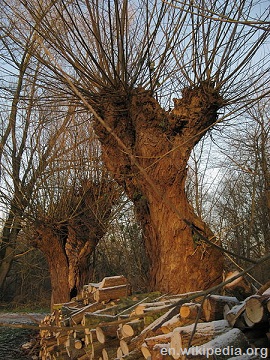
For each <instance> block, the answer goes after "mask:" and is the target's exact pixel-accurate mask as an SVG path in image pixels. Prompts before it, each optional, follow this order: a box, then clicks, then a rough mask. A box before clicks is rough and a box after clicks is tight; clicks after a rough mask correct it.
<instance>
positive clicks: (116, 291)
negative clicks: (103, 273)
mask: <svg viewBox="0 0 270 360" xmlns="http://www.w3.org/2000/svg"><path fill="white" fill-rule="evenodd" d="M129 292H130V288H129V286H128V285H119V286H113V287H107V288H98V289H97V291H96V292H95V293H94V299H95V301H97V302H102V301H105V302H106V301H110V300H113V299H119V298H122V297H126V296H128V295H129Z"/></svg>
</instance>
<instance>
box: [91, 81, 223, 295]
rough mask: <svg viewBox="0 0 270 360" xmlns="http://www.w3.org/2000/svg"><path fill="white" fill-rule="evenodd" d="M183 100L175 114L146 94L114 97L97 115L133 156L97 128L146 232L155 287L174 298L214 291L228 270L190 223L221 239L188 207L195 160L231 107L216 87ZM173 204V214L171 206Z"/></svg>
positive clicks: (187, 92) (106, 97)
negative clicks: (223, 112) (187, 183)
mask: <svg viewBox="0 0 270 360" xmlns="http://www.w3.org/2000/svg"><path fill="white" fill-rule="evenodd" d="M182 94H183V96H182V99H175V100H174V104H175V106H174V109H173V110H172V111H169V112H167V111H165V110H163V109H162V108H161V106H160V105H159V103H158V102H157V101H156V100H155V99H154V98H153V96H152V95H151V93H150V92H149V91H146V90H144V89H142V88H138V89H135V90H133V91H131V93H130V94H125V93H124V92H121V91H119V92H118V91H114V92H112V93H111V94H108V91H107V90H106V92H105V93H104V94H100V98H99V106H98V107H95V108H96V110H97V112H98V114H99V115H100V116H101V117H102V118H103V119H104V121H105V122H106V124H107V125H108V126H109V127H110V128H111V129H113V132H114V134H116V135H117V137H118V138H121V140H122V141H123V143H124V144H125V146H126V148H127V149H129V151H130V152H129V153H125V152H124V151H123V150H122V149H121V148H120V147H119V146H118V143H117V141H116V140H115V138H114V137H113V135H112V134H111V133H109V132H108V131H107V130H106V129H105V128H104V127H103V126H102V124H100V123H99V122H98V121H96V125H95V129H96V133H97V135H98V136H99V138H100V141H101V143H102V147H103V156H104V161H105V163H106V166H107V167H108V168H109V170H110V171H111V172H112V173H113V176H114V178H115V179H116V180H117V181H118V182H119V183H120V184H121V185H123V186H124V188H125V190H126V192H127V194H128V196H129V197H130V198H131V200H133V202H134V204H135V209H136V213H137V216H138V219H139V220H140V221H141V223H142V226H143V230H144V236H145V243H146V248H147V251H148V254H149V258H150V261H151V287H152V288H153V289H158V290H161V291H166V292H174V293H177V292H184V291H192V290H197V289H205V288H207V287H210V286H212V285H214V284H216V283H217V282H218V281H220V280H221V275H222V269H223V261H222V254H221V253H220V251H218V250H217V249H213V248H212V247H211V246H206V245H205V244H202V243H201V242H200V241H198V239H197V237H196V234H194V233H193V231H192V229H190V227H189V226H187V224H186V223H185V221H184V219H188V221H190V222H191V223H192V224H194V225H195V226H196V227H197V228H199V229H201V231H202V233H203V234H204V235H205V236H207V237H212V236H213V234H212V233H211V231H210V229H208V227H207V226H206V224H204V223H203V222H202V220H201V219H199V218H198V217H197V216H196V215H195V213H194V211H193V209H192V207H191V206H190V204H189V203H188V200H187V197H186V193H185V180H186V173H187V162H188V159H189V156H190V152H191V150H192V149H193V147H194V146H195V145H196V143H197V142H198V141H199V140H200V139H201V137H202V136H203V135H204V134H205V133H206V131H207V130H208V128H209V127H210V126H211V125H212V124H213V123H215V121H216V120H217V111H218V109H219V108H220V107H222V106H223V105H224V101H223V99H222V98H221V96H220V95H219V94H218V92H217V91H216V90H215V89H214V88H213V86H212V84H208V83H202V84H201V85H200V86H197V87H193V88H191V87H190V88H186V89H184V90H183V92H182ZM133 158H136V160H137V164H139V166H140V168H142V169H144V172H145V173H146V174H147V177H149V178H150V179H152V180H153V182H154V186H155V189H153V187H152V186H149V184H148V183H147V181H146V180H145V177H144V174H142V173H140V172H139V171H138V167H136V164H134V163H133V162H132V159H133ZM157 194H159V196H157ZM163 199H164V201H162V200H163ZM166 199H167V200H169V201H170V204H171V205H172V207H168V206H166Z"/></svg>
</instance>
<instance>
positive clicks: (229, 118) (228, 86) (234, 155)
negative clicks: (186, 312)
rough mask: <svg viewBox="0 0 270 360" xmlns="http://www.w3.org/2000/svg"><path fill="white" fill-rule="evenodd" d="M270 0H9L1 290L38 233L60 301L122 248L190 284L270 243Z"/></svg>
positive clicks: (241, 264)
mask: <svg viewBox="0 0 270 360" xmlns="http://www.w3.org/2000/svg"><path fill="white" fill-rule="evenodd" d="M264 5H265V4H263V5H260V2H254V1H251V0H243V1H242V2H240V3H239V4H238V3H237V2H233V1H225V2H224V1H203V2H201V1H193V2H189V1H183V2H182V1H174V2H170V1H168V2H167V1H157V0H154V1H145V0H139V1H128V0H122V1H110V0H102V1H95V0H83V1H64V0H59V1H42V2H40V1H35V0H28V1H23V0H21V1H20V0H14V1H11V2H10V1H5V0H3V1H2V4H1V8H0V11H1V17H0V19H1V20H0V21H1V70H2V75H1V117H0V121H1V129H0V130H1V142H0V166H1V167H0V170H1V173H0V176H1V180H0V181H1V183H0V186H1V188H0V196H1V209H0V210H1V218H2V223H1V226H2V237H1V243H0V288H1V289H2V291H4V290H5V284H6V283H7V279H8V276H9V274H10V271H11V269H12V266H18V264H17V265H16V262H18V259H20V258H21V256H28V255H29V251H30V250H31V251H35V250H33V249H35V248H37V249H39V250H41V252H42V253H43V255H44V257H45V259H46V260H47V266H48V269H49V275H50V280H51V286H52V300H53V302H54V303H57V302H68V301H69V300H70V299H71V298H72V297H73V296H74V295H76V294H77V292H79V291H81V290H82V288H83V285H84V284H85V283H86V282H87V281H90V280H93V279H91V277H95V276H96V277H97V278H98V280H101V278H102V277H104V276H106V275H115V274H114V273H113V274H112V273H109V272H110V271H115V272H116V271H117V263H119V264H120V263H122V262H124V265H123V268H124V269H125V271H126V272H127V274H125V275H127V276H128V275H130V276H131V277H132V269H130V270H128V269H129V267H130V264H133V265H132V268H134V269H136V276H137V282H136V286H138V288H139V287H140V285H139V283H140V281H139V280H138V279H140V278H141V283H143V284H144V285H143V286H145V287H148V289H151V290H159V291H161V292H164V293H171V294H177V293H184V292H189V291H196V290H206V289H208V288H211V287H213V286H215V285H218V284H220V283H221V282H222V276H223V271H224V269H225V268H226V267H229V268H233V269H234V268H237V269H240V270H241V269H243V268H245V267H246V266H247V264H248V263H249V260H250V259H251V260H254V259H257V260H258V259H260V258H261V257H262V256H264V255H265V254H267V253H268V251H269V246H270V239H269V233H270V231H269V230H270V170H269V166H270V165H269V130H270V126H269V105H268V99H269V89H268V83H269V43H268V42H269V8H267V6H264ZM133 212H134V213H135V216H133ZM132 229H133V230H132ZM134 229H136V236H134V232H132V231H134ZM125 231H126V233H125ZM128 231H129V232H130V233H129V235H128V236H127V232H128ZM131 232H132V234H131ZM22 237H23V238H24V241H26V240H27V241H26V243H27V245H26V247H24V250H23V251H22V253H21V247H20V246H21V245H20V242H21V239H22ZM25 239H26V240H25ZM121 239H125V241H126V242H125V245H124V246H123V243H124V242H123V241H122V240H121ZM205 240H208V241H205ZM134 244H136V246H134ZM212 244H214V246H213V245H212ZM24 246H25V245H24ZM123 249H125V251H126V255H125V258H124V260H125V261H124V260H123V257H121V256H119V253H121V252H123V251H124V250H123ZM224 250H225V251H226V250H229V251H230V253H231V254H228V253H227V254H224ZM24 252H25V254H23V253H24ZM109 257H110V258H111V265H110V264H109V265H108V273H107V274H104V273H103V271H104V268H105V265H104V264H106V261H105V260H106V259H108V258H109ZM105 258H106V259H105ZM102 259H103V261H104V262H103V265H102ZM99 261H100V263H99ZM146 263H147V264H148V265H146ZM119 267H120V265H119ZM112 269H113V270H112ZM146 272H147V278H146V276H145V273H146ZM253 275H254V279H255V280H254V283H255V284H256V286H260V283H262V282H264V281H267V280H269V278H268V273H267V271H264V270H262V269H260V270H258V271H257V273H256V274H253ZM143 286H142V287H143Z"/></svg>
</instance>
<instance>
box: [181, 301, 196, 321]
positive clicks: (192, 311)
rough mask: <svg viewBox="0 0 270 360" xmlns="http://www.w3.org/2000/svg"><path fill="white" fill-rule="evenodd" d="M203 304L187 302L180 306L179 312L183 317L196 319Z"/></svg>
mask: <svg viewBox="0 0 270 360" xmlns="http://www.w3.org/2000/svg"><path fill="white" fill-rule="evenodd" d="M200 307H201V305H200V304H195V303H185V304H183V305H182V306H181V307H180V311H179V314H180V316H181V318H182V319H187V318H188V319H190V320H192V319H196V317H197V315H198V313H199V310H200Z"/></svg>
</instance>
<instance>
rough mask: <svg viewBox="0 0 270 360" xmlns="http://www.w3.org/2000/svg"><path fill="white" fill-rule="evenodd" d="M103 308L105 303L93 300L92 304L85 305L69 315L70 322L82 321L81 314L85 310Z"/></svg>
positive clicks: (77, 322) (90, 310) (92, 310)
mask: <svg viewBox="0 0 270 360" xmlns="http://www.w3.org/2000/svg"><path fill="white" fill-rule="evenodd" d="M104 308H105V305H103V304H101V303H99V302H95V303H93V304H90V305H87V306H85V307H83V308H82V309H80V310H79V311H77V312H75V313H74V314H72V315H71V316H70V324H79V323H80V322H81V321H82V319H83V315H84V314H85V313H86V312H95V311H97V310H100V309H104Z"/></svg>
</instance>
